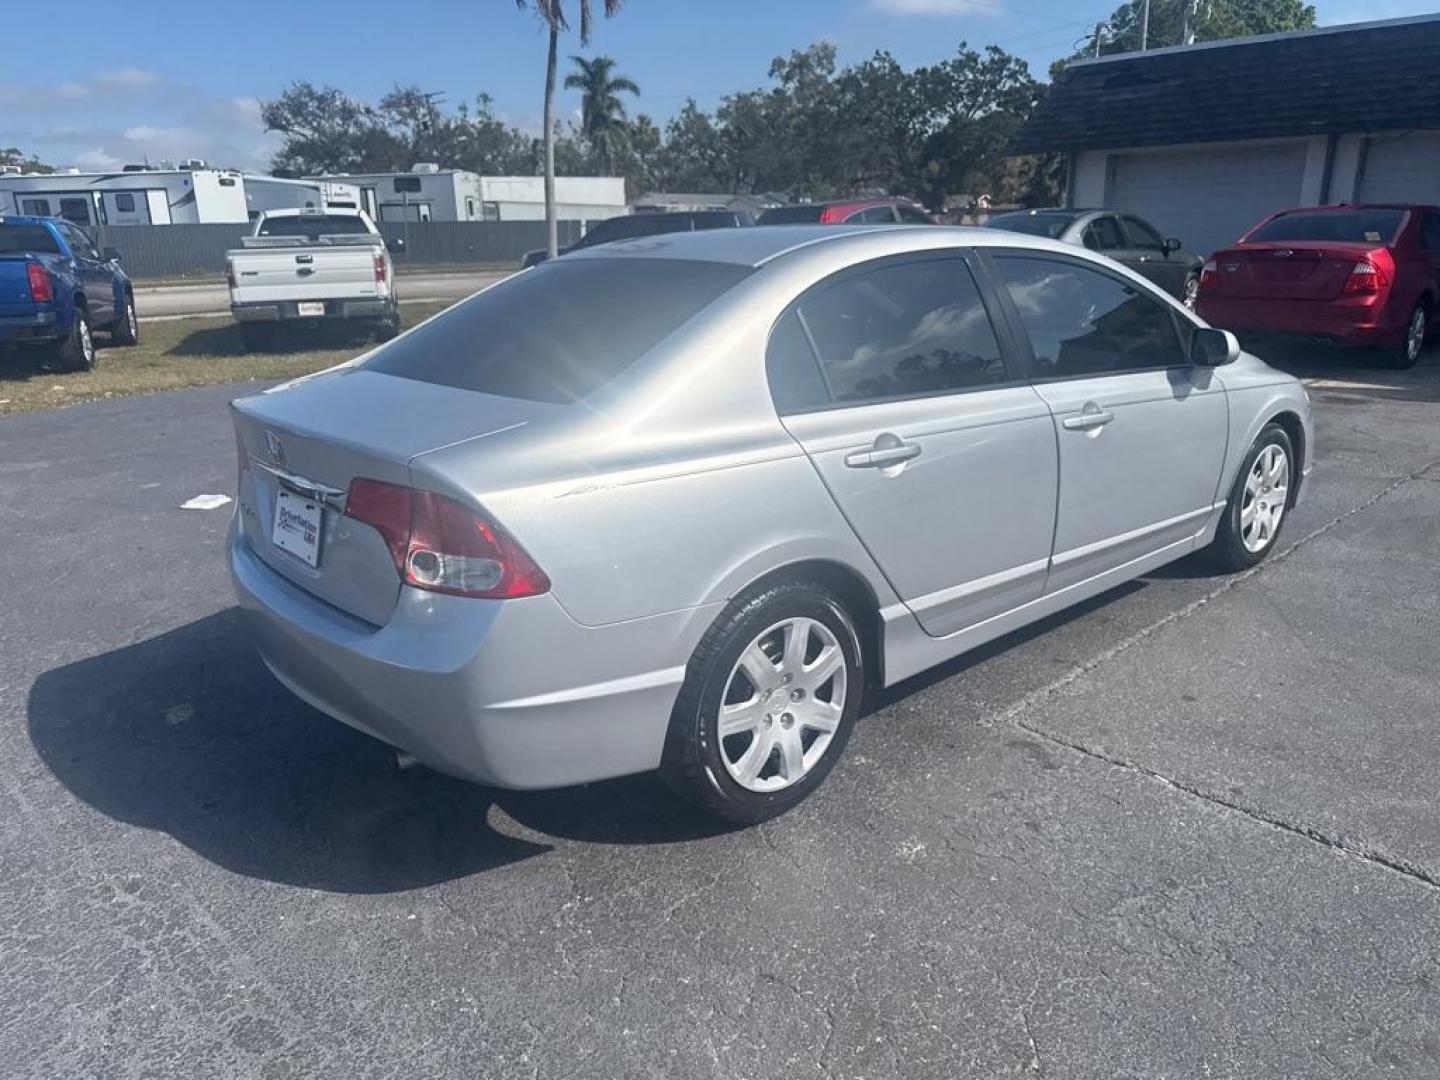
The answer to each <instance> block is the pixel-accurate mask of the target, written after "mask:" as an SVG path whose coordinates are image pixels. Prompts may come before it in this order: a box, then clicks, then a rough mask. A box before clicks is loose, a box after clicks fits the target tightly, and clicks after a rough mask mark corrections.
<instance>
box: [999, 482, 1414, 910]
mask: <svg viewBox="0 0 1440 1080" xmlns="http://www.w3.org/2000/svg"><path fill="white" fill-rule="evenodd" d="M1437 467H1440V460H1436V461H1432V462H1429V463H1428V464H1426V465H1423V466H1421V467H1420V468H1418V469H1416V470H1414V471H1413V472H1410V473H1407V474H1406V475H1405V476H1402V477H1400V478H1398V479H1396V480H1394V481H1392V482H1391V483H1389V484H1387V485H1386V486H1385V487H1384V488H1382V489H1381V490H1380V491H1379V492H1377V493H1376V494H1375V495H1373V496H1371V497H1370V498H1368V499H1366V500H1364V501H1363V502H1360V503H1357V504H1356V505H1355V506H1352V507H1351V508H1350V509H1349V510H1346V511H1345V512H1343V513H1341V514H1337V515H1336V516H1335V517H1333V518H1331V519H1330V520H1329V521H1327V522H1325V523H1324V524H1322V525H1319V526H1317V527H1316V528H1314V529H1312V530H1311V531H1310V532H1308V533H1306V534H1305V535H1304V536H1302V537H1301V538H1300V539H1299V540H1296V541H1295V543H1293V544H1291V545H1290V547H1288V548H1286V549H1285V550H1284V551H1281V552H1277V553H1276V554H1275V555H1273V556H1272V557H1271V558H1269V559H1267V560H1266V561H1265V562H1262V563H1260V564H1258V565H1256V566H1252V567H1251V568H1250V569H1249V570H1245V571H1243V572H1241V573H1239V574H1236V575H1234V576H1233V577H1230V578H1228V579H1227V580H1226V581H1225V582H1223V583H1222V584H1221V585H1219V586H1217V587H1216V588H1214V589H1212V590H1210V592H1208V593H1206V594H1205V595H1204V596H1202V597H1200V598H1199V599H1198V600H1194V601H1192V602H1190V603H1189V604H1186V605H1185V606H1184V607H1181V608H1177V609H1176V610H1174V611H1172V612H1169V613H1168V614H1166V615H1164V616H1162V617H1161V618H1159V619H1156V620H1155V621H1154V622H1152V623H1150V624H1149V625H1147V626H1144V627H1142V628H1141V629H1139V630H1137V631H1136V632H1135V633H1133V634H1131V635H1130V636H1129V637H1127V638H1125V639H1123V640H1122V641H1120V642H1118V643H1117V644H1115V645H1114V646H1112V647H1111V648H1109V649H1106V650H1105V651H1104V652H1101V653H1099V654H1097V655H1096V656H1094V657H1092V658H1090V659H1089V660H1087V661H1085V662H1084V663H1081V664H1076V665H1075V666H1074V667H1072V668H1070V670H1068V671H1066V672H1065V673H1064V674H1063V675H1061V676H1060V677H1059V678H1057V679H1054V680H1052V681H1051V682H1049V683H1047V684H1046V685H1045V686H1042V687H1039V688H1038V689H1035V690H1032V691H1030V692H1029V693H1027V694H1025V695H1024V696H1023V697H1021V698H1019V699H1018V700H1017V701H1015V702H1014V703H1013V704H1011V705H1010V706H1008V707H1007V708H1005V709H1003V710H1001V711H1000V712H998V713H996V714H994V715H993V716H991V717H988V718H985V719H984V720H982V721H981V722H982V723H983V724H985V725H986V726H995V725H996V724H997V723H1002V724H1010V725H1012V726H1014V727H1016V728H1019V729H1020V730H1021V731H1024V732H1027V733H1028V734H1030V735H1033V736H1035V737H1036V738H1039V739H1043V740H1045V741H1046V742H1049V743H1052V744H1054V745H1056V746H1060V747H1064V748H1065V749H1067V750H1072V751H1074V752H1076V753H1078V754H1083V755H1085V756H1086V757H1089V758H1093V759H1095V760H1097V761H1102V762H1104V763H1105V764H1107V765H1111V766H1113V767H1115V768H1120V769H1125V770H1127V771H1129V772H1134V773H1137V774H1139V775H1141V776H1145V777H1148V778H1150V779H1152V780H1157V781H1159V782H1160V783H1162V784H1165V785H1166V786H1168V787H1170V788H1172V789H1174V790H1176V791H1179V792H1182V793H1184V794H1186V795H1191V796H1193V797H1195V798H1197V799H1201V800H1203V801H1205V802H1207V803H1210V804H1211V805H1212V806H1218V807H1220V808H1222V809H1225V810H1229V811H1233V812H1234V813H1237V814H1241V815H1243V816H1244V817H1247V818H1249V819H1250V820H1251V821H1255V822H1259V823H1260V824H1262V825H1268V826H1270V827H1271V828H1274V829H1279V830H1281V831H1282V832H1286V833H1289V834H1291V835H1293V836H1299V837H1302V838H1304V839H1306V840H1310V841H1312V842H1314V843H1317V844H1320V845H1322V846H1324V847H1328V848H1331V849H1333V850H1335V851H1338V852H1341V853H1343V854H1346V855H1350V856H1353V857H1354V858H1357V859H1360V860H1362V861H1364V862H1367V863H1369V864H1371V865H1372V866H1376V867H1380V868H1382V869H1384V870H1389V871H1391V872H1393V873H1396V874H1400V875H1402V876H1404V877H1406V878H1409V879H1410V880H1411V881H1415V882H1419V883H1420V884H1422V885H1425V886H1428V887H1430V888H1440V874H1436V873H1433V872H1431V871H1430V870H1427V869H1426V868H1424V867H1422V866H1420V865H1418V864H1416V863H1412V862H1410V861H1409V860H1407V859H1404V858H1401V857H1400V856H1397V855H1392V854H1390V853H1388V852H1385V851H1383V850H1380V849H1378V848H1374V847H1370V846H1368V845H1364V844H1360V843H1356V842H1354V841H1349V840H1346V839H1344V838H1343V837H1339V836H1333V835H1331V834H1330V833H1327V832H1325V831H1323V830H1321V829H1317V828H1314V827H1312V826H1309V825H1304V824H1299V823H1296V822H1290V821H1286V820H1284V819H1283V818H1280V817H1277V816H1275V815H1273V814H1269V813H1266V812H1265V811H1263V810H1261V809H1259V808H1257V807H1253V806H1246V805H1244V804H1241V803H1238V802H1235V801H1234V800H1232V799H1228V798H1225V797H1224V796H1222V795H1218V794H1216V793H1215V792H1212V791H1206V790H1205V789H1203V788H1200V787H1197V786H1195V785H1193V784H1188V783H1186V782H1184V781H1182V780H1177V779H1176V778H1174V777H1172V776H1167V775H1165V774H1164V773H1161V772H1158V771H1156V770H1154V769H1151V768H1149V767H1147V766H1145V765H1142V764H1140V763H1139V762H1138V761H1134V760H1132V759H1130V758H1126V757H1121V756H1118V755H1116V754H1112V753H1108V752H1106V751H1104V750H1101V749H1099V748H1098V747H1094V746H1090V745H1087V744H1086V743H1082V742H1078V741H1075V740H1072V739H1066V738H1064V737H1063V736H1060V735H1057V734H1055V733H1054V732H1051V731H1047V730H1045V729H1044V728H1041V727H1039V726H1037V725H1035V724H1032V723H1029V722H1028V721H1026V720H1025V719H1024V713H1026V712H1027V711H1029V710H1030V709H1032V708H1033V707H1034V706H1035V705H1037V704H1039V703H1040V702H1041V701H1044V700H1046V699H1047V698H1050V697H1053V696H1054V695H1056V694H1058V693H1060V692H1061V691H1063V690H1064V689H1065V688H1066V687H1068V686H1070V685H1072V684H1073V683H1075V682H1076V681H1077V680H1079V679H1082V678H1084V677H1085V676H1086V675H1089V674H1090V673H1092V672H1094V671H1096V670H1097V669H1098V668H1100V667H1103V666H1104V665H1105V664H1108V663H1109V662H1110V661H1112V660H1114V659H1116V658H1117V657H1119V656H1121V655H1122V654H1124V653H1126V652H1128V651H1129V650H1130V649H1132V648H1134V647H1135V646H1136V645H1139V644H1141V643H1142V642H1144V641H1146V640H1148V639H1149V638H1151V637H1153V636H1154V635H1155V634H1157V633H1159V632H1160V631H1161V630H1163V629H1164V628H1165V627H1167V626H1169V625H1171V624H1172V623H1176V622H1179V621H1180V620H1181V619H1184V618H1187V617H1189V616H1190V615H1193V614H1194V613H1195V612H1197V611H1199V610H1200V609H1201V608H1202V607H1204V606H1205V605H1206V604H1208V603H1210V602H1211V601H1212V600H1216V599H1218V598H1219V597H1221V596H1224V595H1225V594H1226V593H1228V592H1229V591H1230V590H1231V589H1234V588H1237V587H1239V586H1240V585H1241V584H1242V583H1243V582H1246V581H1248V580H1250V579H1251V578H1252V577H1255V576H1256V575H1258V574H1260V573H1262V572H1264V571H1265V570H1266V569H1267V568H1269V567H1272V566H1275V565H1277V564H1279V563H1281V562H1284V561H1285V560H1286V559H1288V558H1289V557H1290V556H1291V555H1293V554H1294V553H1295V552H1297V551H1299V550H1300V549H1301V548H1302V547H1305V546H1307V545H1308V544H1310V543H1311V542H1312V541H1314V540H1318V539H1319V538H1320V537H1322V536H1324V535H1325V534H1326V533H1328V532H1330V531H1331V530H1332V529H1334V528H1336V527H1337V526H1339V525H1340V524H1341V523H1343V522H1345V521H1348V520H1349V519H1350V518H1352V517H1355V516H1356V515H1357V514H1363V513H1364V512H1365V511H1367V510H1369V509H1370V508H1371V507H1373V506H1375V505H1376V504H1377V503H1379V502H1380V501H1381V500H1382V499H1384V498H1386V497H1387V496H1388V495H1391V494H1393V493H1394V492H1396V491H1398V490H1399V489H1400V488H1402V487H1404V486H1405V485H1406V484H1409V483H1413V482H1414V481H1417V480H1429V479H1432V478H1433V477H1431V476H1427V475H1426V474H1427V473H1430V471H1431V470H1432V469H1436V468H1437Z"/></svg>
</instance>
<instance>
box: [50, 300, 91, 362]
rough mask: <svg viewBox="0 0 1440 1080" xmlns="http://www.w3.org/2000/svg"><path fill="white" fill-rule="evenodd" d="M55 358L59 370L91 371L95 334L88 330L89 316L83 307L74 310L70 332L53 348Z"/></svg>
mask: <svg viewBox="0 0 1440 1080" xmlns="http://www.w3.org/2000/svg"><path fill="white" fill-rule="evenodd" d="M55 360H56V364H57V366H58V367H59V368H60V370H61V371H91V370H93V369H94V367H95V360H96V355H95V335H94V334H93V333H92V332H91V330H90V316H89V315H87V314H86V313H85V309H84V308H77V309H76V311H75V323H74V325H73V326H71V328H70V333H69V335H68V336H66V338H65V340H64V341H62V342H60V345H59V347H58V348H56V350H55Z"/></svg>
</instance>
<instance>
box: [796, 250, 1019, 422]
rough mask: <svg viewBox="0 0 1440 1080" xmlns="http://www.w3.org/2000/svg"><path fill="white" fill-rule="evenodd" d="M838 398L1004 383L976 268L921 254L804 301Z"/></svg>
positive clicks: (851, 400) (847, 280)
mask: <svg viewBox="0 0 1440 1080" xmlns="http://www.w3.org/2000/svg"><path fill="white" fill-rule="evenodd" d="M800 317H801V318H802V319H803V320H804V323H805V326H806V328H807V329H808V330H809V331H810V337H811V339H812V340H813V341H814V343H815V349H816V351H817V352H818V353H819V356H820V364H821V367H822V368H823V369H824V373H825V381H826V383H827V384H828V385H829V388H830V394H831V397H833V398H834V400H835V401H836V402H844V403H854V402H861V401H877V400H881V399H883V398H893V397H909V396H913V395H918V394H934V393H942V392H945V391H951V390H964V389H968V388H970V387H975V386H984V385H987V384H991V383H999V382H1004V381H1006V380H1007V378H1008V377H1009V376H1008V374H1007V373H1006V371H1005V365H1004V363H1003V362H1002V361H1001V359H1000V346H999V344H998V342H997V341H996V339H995V331H994V328H993V327H991V325H990V318H989V316H988V315H987V314H986V312H985V306H984V304H982V303H981V301H980V292H979V290H978V289H977V288H976V286H975V280H974V278H972V277H971V275H970V269H969V267H967V266H966V265H965V263H964V262H963V261H961V260H959V259H923V260H919V261H916V262H909V263H897V264H893V265H890V266H884V267H880V268H878V269H875V270H871V271H869V272H866V273H860V274H854V275H851V276H847V277H845V278H843V279H842V280H840V281H838V282H836V283H835V284H834V285H831V286H830V287H829V288H826V289H823V290H822V291H821V292H819V293H817V294H815V295H813V296H810V297H808V298H806V299H804V300H802V301H801V304H800Z"/></svg>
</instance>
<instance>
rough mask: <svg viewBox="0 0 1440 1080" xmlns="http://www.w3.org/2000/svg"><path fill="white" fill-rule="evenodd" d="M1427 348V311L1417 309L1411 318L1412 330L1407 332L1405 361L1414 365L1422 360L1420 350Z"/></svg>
mask: <svg viewBox="0 0 1440 1080" xmlns="http://www.w3.org/2000/svg"><path fill="white" fill-rule="evenodd" d="M1424 347H1425V309H1424V308H1418V307H1417V308H1416V309H1415V314H1413V315H1411V316H1410V328H1409V329H1408V330H1406V331H1405V359H1406V360H1409V361H1410V362H1411V363H1414V362H1415V361H1416V360H1419V359H1420V350H1421V349H1423V348H1424Z"/></svg>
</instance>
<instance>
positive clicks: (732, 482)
mask: <svg viewBox="0 0 1440 1080" xmlns="http://www.w3.org/2000/svg"><path fill="white" fill-rule="evenodd" d="M234 419H235V427H236V432H237V438H238V443H239V454H240V488H239V498H238V500H237V512H236V515H235V520H234V525H233V528H232V531H231V535H230V539H229V557H230V565H231V570H232V573H233V577H234V581H235V585H236V588H237V590H238V592H239V596H240V602H241V604H242V605H243V607H244V608H245V609H246V610H247V612H248V614H249V621H250V622H251V623H252V625H253V627H254V632H255V636H256V638H257V641H258V644H259V648H260V652H261V655H262V656H263V657H264V659H265V662H266V663H267V664H268V665H269V667H270V669H271V670H272V671H273V672H274V673H275V675H276V677H277V678H279V679H280V680H281V681H282V682H283V683H284V684H285V685H287V686H288V687H290V688H291V689H292V690H293V691H294V692H295V693H296V694H297V695H298V696H299V697H301V698H303V699H304V700H305V701H307V702H310V703H311V704H313V705H314V706H316V707H317V708H319V709H321V710H323V711H324V712H326V713H328V714H330V715H331V716H333V717H335V718H337V719H339V720H341V721H343V722H345V723H347V724H350V725H352V726H354V727H356V728H359V729H360V730H362V731H365V732H368V733H370V734H371V735H373V736H375V737H376V738H378V739H381V740H383V741H385V742H386V743H389V744H390V745H391V746H393V747H395V748H397V750H399V751H400V752H401V753H402V754H403V755H404V756H405V757H407V758H414V759H418V760H419V761H422V762H425V763H427V764H429V765H431V766H433V767H434V768H436V769H439V770H442V771H444V772H447V773H451V774H454V775H457V776H461V777H466V778H469V779H472V780H475V781H479V782H481V783H486V784H494V785H499V786H504V787H512V788H544V787H555V786H560V785H566V784H576V783H581V782H585V781H592V780H599V779H602V778H605V777H612V776H620V775H624V774H627V773H635V772H641V771H645V770H652V769H659V770H660V772H661V773H662V775H663V776H664V778H665V779H666V780H667V781H668V782H669V783H670V784H671V785H672V786H673V787H674V788H675V790H676V791H677V792H679V793H680V794H681V795H683V796H684V797H686V798H687V799H689V800H691V801H692V802H694V803H696V804H698V805H699V806H700V807H702V808H704V809H705V810H708V811H710V812H712V813H715V814H718V815H720V816H723V817H725V818H728V819H730V820H733V821H739V822H754V821H760V820H762V819H765V818H767V817H770V816H773V815H775V814H778V813H780V812H782V811H784V810H786V809H788V808H789V807H791V806H793V805H795V804H796V803H797V802H799V801H800V800H801V799H803V798H804V797H805V796H806V795H808V794H809V793H810V792H811V791H813V790H814V789H815V788H816V787H817V786H818V785H819V784H820V783H821V782H822V781H823V779H824V777H825V776H826V775H827V774H828V773H829V771H830V769H831V768H833V767H834V765H835V763H836V761H837V760H838V759H839V757H840V755H841V752H842V751H843V749H844V747H845V743H846V740H847V739H848V738H849V736H850V733H851V729H852V728H853V727H854V725H855V722H856V717H857V716H858V715H859V713H860V710H861V702H862V700H863V698H864V696H865V694H866V693H867V692H869V691H871V690H873V689H875V688H877V687H883V686H890V685H893V684H895V683H898V682H900V681H902V680H904V679H907V678H909V677H910V676H912V675H915V674H916V673H917V672H920V671H923V670H925V669H926V668H929V667H931V666H933V665H935V664H938V663H941V662H943V661H945V660H948V659H950V658H951V657H954V656H956V655H957V654H960V653H963V652H965V651H966V650H967V649H973V648H975V647H976V646H977V645H980V644H982V643H984V642H987V641H990V640H992V639H994V638H997V637H999V636H1001V635H1003V634H1005V633H1007V632H1009V631H1011V630H1014V629H1016V628H1017V627H1021V626H1024V625H1025V624H1027V623H1031V622H1034V621H1035V620H1037V619H1040V618H1042V617H1044V616H1046V615H1049V614H1051V613H1052V612H1055V611H1058V610H1060V609H1061V608H1065V607H1068V606H1069V605H1071V604H1074V603H1076V602H1078V601H1080V600H1083V599H1085V598H1087V597H1090V596H1094V595H1095V594H1097V593H1101V592H1104V591H1105V590H1107V589H1110V588H1112V587H1114V586H1115V585H1117V584H1119V583H1121V582H1123V581H1126V580H1127V579H1130V578H1133V577H1135V576H1137V575H1140V574H1144V573H1146V572H1148V571H1151V570H1153V569H1155V568H1156V567H1158V566H1160V565H1161V564H1163V563H1167V562H1170V561H1171V560H1174V559H1178V558H1180V557H1182V556H1184V555H1188V554H1190V553H1191V552H1197V551H1203V552H1205V553H1206V554H1207V555H1208V557H1209V558H1210V559H1211V560H1212V561H1213V563H1214V564H1215V565H1216V566H1217V567H1218V568H1220V569H1221V570H1228V571H1234V570H1239V569H1242V568H1245V567H1249V566H1253V565H1254V564H1256V563H1257V562H1259V561H1260V560H1261V559H1263V558H1265V556H1266V555H1267V554H1268V553H1269V552H1270V551H1272V550H1273V549H1274V547H1275V544H1276V542H1277V538H1278V536H1279V534H1280V530H1281V528H1282V526H1283V524H1284V521H1285V518H1286V516H1287V514H1288V512H1289V510H1290V509H1291V508H1292V507H1293V506H1294V505H1295V502H1296V499H1297V498H1298V497H1299V495H1300V492H1301V489H1302V482H1303V479H1304V477H1305V476H1306V474H1307V472H1308V471H1309V468H1310V459H1311V456H1312V439H1311V419H1310V406H1309V400H1308V398H1307V396H1306V394H1305V392H1304V390H1303V389H1302V387H1301V386H1300V385H1299V384H1298V383H1297V382H1296V381H1295V380H1294V379H1293V378H1291V377H1289V376H1288V375H1284V374H1281V373H1279V372H1277V371H1274V370H1272V369H1271V368H1269V367H1267V366H1266V365H1265V364H1263V363H1261V362H1260V361H1259V360H1257V359H1256V358H1255V357H1253V356H1249V355H1246V354H1244V353H1242V352H1240V350H1239V348H1238V346H1237V344H1236V342H1235V339H1234V338H1233V337H1231V336H1230V335H1229V334H1226V333H1224V332H1222V331H1219V330H1214V329H1211V328H1209V327H1207V326H1206V325H1205V324H1204V323H1203V322H1201V321H1199V320H1198V319H1197V318H1196V317H1195V316H1194V315H1192V314H1190V313H1189V312H1187V311H1186V310H1185V309H1184V308H1183V307H1181V306H1180V305H1179V304H1177V303H1176V302H1174V301H1173V300H1171V299H1170V298H1168V297H1167V296H1165V295H1164V294H1163V293H1161V292H1159V291H1157V290H1156V289H1155V288H1154V287H1153V286H1152V285H1150V284H1149V283H1148V282H1146V281H1145V280H1144V279H1142V278H1140V277H1138V276H1136V275H1135V274H1133V273H1131V272H1130V271H1128V270H1126V269H1124V268H1123V267H1121V266H1118V265H1117V264H1115V263H1112V262H1110V261H1108V260H1106V259H1104V258H1103V257H1100V256H1097V255H1092V254H1090V253H1088V252H1085V251H1083V250H1079V249H1076V248H1074V247H1072V246H1068V245H1062V244H1059V243H1055V242H1052V241H1048V240H1044V239H1039V238H1032V237H1026V236H1020V235H1016V234H1009V233H1004V232H1000V231H997V230H993V229H986V230H979V229H942V228H918V227H907V226H902V225H895V226H857V227H845V228H835V227H833V226H832V227H829V228H815V227H776V228H765V229H735V230H723V231H716V232H703V233H693V234H678V235H673V236H663V237H655V238H649V239H644V240H637V241H633V242H629V243H621V244H614V245H608V246H605V247H600V248H596V249H594V250H592V251H587V252H579V253H576V254H574V255H571V256H568V257H566V258H564V259H561V260H558V261H556V262H553V263H548V264H545V265H543V266H541V267H538V268H536V269H533V270H528V271H525V272H523V273H520V274H517V275H515V276H514V277H511V278H509V279H507V280H505V281H503V282H501V283H499V284H497V285H494V286H492V287H491V288H489V289H486V290H485V291H483V292H481V293H478V294H477V295H475V296H473V297H471V298H470V299H469V300H466V301H465V302H463V303H461V304H459V305H457V306H456V307H453V308H451V309H450V310H448V311H446V312H445V313H443V314H441V315H438V316H436V317H435V318H433V319H431V320H429V321H428V322H425V323H422V324H421V325H419V326H417V327H415V328H414V329H412V330H410V331H409V332H408V333H406V334H404V335H402V336H401V337H399V338H397V339H396V340H394V341H392V342H390V343H388V344H386V345H384V346H382V347H380V348H378V349H376V350H374V351H373V352H370V353H368V354H367V355H365V356H362V357H359V358H357V359H356V360H354V361H352V362H350V363H348V364H345V365H342V366H340V367H338V368H334V369H331V370H329V371H326V372H322V373H320V374H318V375H314V376H310V377H307V378H302V379H299V380H296V381H294V382H291V383H287V384H285V385H282V386H279V387H276V388H275V389H272V390H268V391H265V392H263V393H259V394H256V395H254V396H251V397H246V398H242V399H240V400H239V401H237V402H235V404H234Z"/></svg>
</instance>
